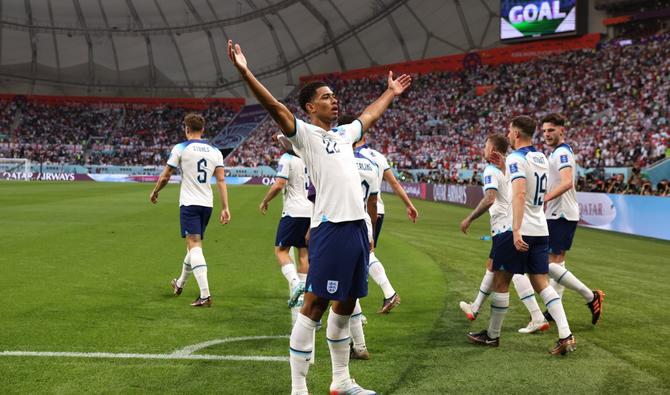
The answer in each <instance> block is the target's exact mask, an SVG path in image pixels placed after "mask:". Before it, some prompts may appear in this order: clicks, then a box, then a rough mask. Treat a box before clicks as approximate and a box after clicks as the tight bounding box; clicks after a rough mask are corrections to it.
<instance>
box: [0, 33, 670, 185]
mask: <svg viewBox="0 0 670 395" xmlns="http://www.w3.org/2000/svg"><path fill="white" fill-rule="evenodd" d="M413 80H414V81H413V86H412V87H411V88H410V89H409V90H408V91H407V92H405V94H404V95H403V96H401V97H399V98H397V99H396V100H395V102H394V103H393V104H392V106H391V108H389V109H388V111H387V112H386V113H385V114H384V116H383V117H382V118H381V119H380V120H379V121H378V122H377V123H376V124H375V125H374V126H373V127H372V129H371V130H370V131H369V134H368V136H369V138H368V142H369V144H370V145H371V146H372V147H374V148H376V149H377V150H379V151H381V152H383V153H384V154H385V155H386V156H387V158H388V160H389V162H390V163H391V164H392V165H393V166H394V167H395V168H396V169H398V170H400V171H402V170H404V169H425V171H424V172H421V173H420V174H422V175H421V176H420V177H413V178H412V179H413V180H414V181H425V182H436V183H438V182H440V183H441V182H459V181H458V180H459V176H458V174H459V170H462V169H470V170H475V171H479V172H481V170H482V169H483V167H484V165H485V164H484V160H483V158H482V147H483V143H484V140H485V138H486V136H487V135H488V134H490V133H494V132H498V133H506V129H507V125H508V122H509V119H510V118H511V117H513V116H515V115H518V114H529V115H532V116H535V117H536V118H538V119H539V118H540V117H541V116H542V115H544V114H545V113H547V112H559V113H562V114H564V115H565V116H566V117H567V118H568V122H569V123H568V126H567V142H568V143H569V144H570V145H571V146H572V147H573V149H574V151H575V154H576V158H577V162H578V164H579V165H580V166H582V167H583V168H587V169H602V168H604V167H635V168H643V167H645V166H647V165H649V164H651V163H654V162H656V161H658V160H660V159H662V158H664V157H665V156H666V151H668V149H669V148H670V35H668V34H662V35H656V36H652V37H645V38H642V39H638V40H637V41H635V42H632V41H630V40H623V41H622V40H611V41H606V42H602V43H601V44H600V45H599V47H598V49H595V50H591V49H585V50H578V51H571V52H565V53H561V54H554V55H550V56H546V57H542V58H538V59H535V60H533V61H529V62H525V63H518V64H507V65H500V66H486V65H484V66H480V67H477V68H474V69H472V68H470V69H466V70H464V71H461V72H453V73H452V72H449V73H446V72H445V73H441V72H437V73H427V74H421V75H415V76H413ZM326 82H327V83H328V84H329V85H330V86H331V87H332V88H333V90H334V91H335V92H336V94H337V95H338V97H339V100H340V111H341V113H348V114H359V113H360V112H361V111H363V109H364V108H365V107H366V106H367V105H368V104H369V103H371V102H372V101H374V100H375V99H376V97H377V96H378V95H379V94H380V93H381V92H383V91H384V89H385V88H386V79H385V78H384V77H381V76H380V77H370V78H363V79H355V80H344V79H330V80H327V81H326ZM483 88H485V89H483ZM294 96H295V95H292V96H290V97H289V98H287V99H286V103H287V105H288V106H289V107H290V108H291V110H292V111H294V112H295V113H296V114H297V115H298V116H299V117H301V118H303V119H304V118H306V116H305V114H304V113H302V111H301V110H299V109H298V108H297V107H298V106H297V103H296V98H295V97H294ZM186 111H187V110H185V109H183V108H174V107H147V106H134V105H129V104H128V105H90V104H82V103H69V104H58V105H50V104H39V103H35V102H31V101H27V100H25V99H21V98H18V99H14V100H7V99H2V100H0V156H5V157H24V158H29V159H31V160H34V161H40V162H43V163H69V164H82V165H91V164H112V165H143V166H154V165H162V164H164V163H165V160H166V157H167V154H168V153H169V150H170V148H171V147H172V146H173V145H174V144H175V143H176V142H179V141H180V140H182V138H183V137H182V133H183V131H182V126H181V122H182V119H183V116H184V114H185V113H186ZM203 115H204V116H205V118H206V119H207V120H208V125H207V126H206V129H207V130H208V131H209V132H210V133H208V134H209V137H213V136H214V135H215V134H216V132H218V131H219V130H221V129H222V128H223V127H224V126H225V125H226V124H227V123H228V122H229V121H230V119H231V118H232V116H233V115H234V113H233V112H232V111H230V110H229V109H227V108H225V107H222V106H213V107H211V108H208V109H206V110H205V111H204V114H203ZM12 128H13V129H14V130H10V129H12ZM276 131H278V130H277V128H276V126H275V124H274V123H273V122H272V120H271V119H269V118H268V119H266V121H264V122H263V123H262V124H261V125H260V126H259V127H258V128H257V129H256V130H255V131H254V132H253V133H252V136H250V138H247V139H246V140H245V141H244V142H243V143H242V144H241V145H240V146H239V147H238V148H236V149H235V150H234V151H233V152H232V154H231V155H230V156H229V157H228V158H227V159H226V164H227V165H228V166H247V167H257V166H261V165H267V166H273V167H274V166H275V165H276V163H277V161H278V159H279V156H280V154H281V152H280V150H279V148H278V147H277V145H276V144H274V143H273V142H272V140H271V136H272V135H273V134H274V132H276ZM536 144H537V145H538V147H539V148H540V149H545V147H543V144H542V138H541V136H540V135H539V133H538V136H537V139H536ZM600 173H602V172H598V171H596V172H593V173H590V174H591V176H587V177H584V178H583V179H580V188H581V189H582V190H595V189H597V188H600V189H598V190H602V189H605V190H607V189H609V188H610V186H612V188H613V189H612V190H616V191H628V192H631V193H642V192H644V191H645V190H646V189H647V188H648V187H645V185H646V184H644V183H643V182H635V183H633V184H632V186H630V185H629V184H630V183H629V182H626V183H625V184H626V185H627V187H626V188H621V187H620V186H616V185H620V184H622V182H619V183H618V184H617V183H616V182H615V180H605V179H604V178H602V177H601V178H598V177H596V176H595V174H600ZM415 174H416V172H415ZM405 176H407V177H409V176H410V174H409V173H406V174H405ZM460 182H471V181H468V180H466V181H460ZM656 187H657V186H652V188H651V189H652V190H656V189H658V188H656Z"/></svg>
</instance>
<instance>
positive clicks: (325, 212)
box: [287, 118, 365, 228]
mask: <svg viewBox="0 0 670 395" xmlns="http://www.w3.org/2000/svg"><path fill="white" fill-rule="evenodd" d="M295 129H296V130H295V134H293V135H292V136H287V137H288V138H289V139H290V140H291V143H292V144H293V148H294V149H295V152H296V153H297V154H298V155H299V156H300V157H301V158H302V160H303V162H305V165H307V174H308V175H309V179H310V180H311V181H312V184H314V188H315V189H316V200H315V202H314V213H313V215H312V221H311V227H313V228H314V227H317V226H319V224H320V223H321V222H345V221H356V220H362V219H364V218H365V210H364V209H363V202H362V199H361V179H360V177H359V176H358V169H357V168H356V162H355V160H354V150H353V148H352V146H353V144H354V143H355V142H356V141H357V140H359V139H360V138H361V135H362V133H363V125H362V124H361V122H360V121H359V120H355V121H354V122H352V123H350V124H348V125H340V126H337V127H336V128H333V129H332V130H323V129H321V128H320V127H318V126H315V125H311V124H309V123H306V122H303V121H301V120H299V119H297V118H296V120H295Z"/></svg>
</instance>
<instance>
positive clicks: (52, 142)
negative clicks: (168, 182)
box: [0, 98, 235, 166]
mask: <svg viewBox="0 0 670 395" xmlns="http://www.w3.org/2000/svg"><path fill="white" fill-rule="evenodd" d="M9 103H10V104H5V103H2V102H0V116H2V118H1V119H2V121H0V157H10V158H11V157H14V158H27V159H30V160H31V161H34V162H39V163H44V164H61V163H65V164H75V165H119V166H133V165H135V166H137V165H139V166H162V165H164V164H165V162H166V160H167V156H168V155H169V153H170V149H171V148H172V146H174V145H175V144H176V143H178V142H180V141H182V140H183V139H184V135H183V133H184V132H183V127H182V121H183V118H184V115H185V114H186V113H187V112H189V111H191V110H188V109H184V108H179V107H154V106H146V105H143V106H138V105H105V104H95V105H91V104H83V103H76V102H72V103H65V104H63V103H60V104H44V103H37V102H31V101H27V100H25V99H22V98H16V99H14V100H11V101H9ZM234 114H235V113H234V112H233V111H232V110H230V109H228V108H226V107H223V106H211V107H209V108H207V109H205V110H204V111H203V116H205V119H207V120H208V123H207V124H206V134H207V136H208V137H214V135H216V134H217V133H218V132H219V131H221V130H222V129H223V128H224V127H225V125H226V124H227V123H228V122H229V121H230V120H231V119H232V117H233V115H234ZM5 115H7V116H5ZM17 116H18V124H17V125H15V130H14V131H11V130H10V128H11V127H12V124H13V122H14V120H15V119H16V117H17Z"/></svg>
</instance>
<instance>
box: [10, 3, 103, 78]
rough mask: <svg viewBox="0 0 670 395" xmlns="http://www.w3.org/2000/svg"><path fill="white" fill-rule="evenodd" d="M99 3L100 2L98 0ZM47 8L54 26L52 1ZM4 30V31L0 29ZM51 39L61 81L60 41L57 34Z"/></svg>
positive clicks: (52, 34)
mask: <svg viewBox="0 0 670 395" xmlns="http://www.w3.org/2000/svg"><path fill="white" fill-rule="evenodd" d="M98 1H99V0H98ZM47 8H48V10H49V21H51V24H52V25H53V24H54V12H53V7H52V4H51V0H47ZM0 30H2V29H0ZM51 39H52V40H53V45H54V54H55V55H56V56H55V57H56V73H58V74H57V75H58V79H60V76H61V70H60V53H59V52H58V40H57V39H56V33H55V32H51Z"/></svg>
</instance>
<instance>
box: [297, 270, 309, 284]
mask: <svg viewBox="0 0 670 395" xmlns="http://www.w3.org/2000/svg"><path fill="white" fill-rule="evenodd" d="M298 280H300V282H301V283H304V282H306V281H307V273H300V272H298Z"/></svg>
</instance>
